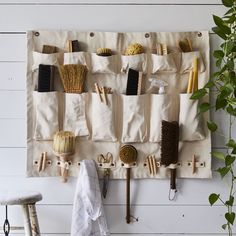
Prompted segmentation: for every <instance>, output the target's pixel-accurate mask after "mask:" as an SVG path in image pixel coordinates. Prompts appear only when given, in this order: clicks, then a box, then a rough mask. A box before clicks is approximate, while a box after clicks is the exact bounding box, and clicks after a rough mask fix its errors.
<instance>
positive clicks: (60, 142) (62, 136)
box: [53, 131, 75, 155]
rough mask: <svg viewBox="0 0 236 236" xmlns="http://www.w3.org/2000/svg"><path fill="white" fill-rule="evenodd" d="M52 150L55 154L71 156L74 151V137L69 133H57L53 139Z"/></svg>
mask: <svg viewBox="0 0 236 236" xmlns="http://www.w3.org/2000/svg"><path fill="white" fill-rule="evenodd" d="M53 150H54V152H55V153H56V154H58V155H61V154H73V153H74V151H75V135H74V133H73V132H70V131H59V132H57V133H56V134H55V135H54V138H53Z"/></svg>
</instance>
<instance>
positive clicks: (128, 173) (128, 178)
mask: <svg viewBox="0 0 236 236" xmlns="http://www.w3.org/2000/svg"><path fill="white" fill-rule="evenodd" d="M126 223H127V224H129V223H130V168H127V175H126Z"/></svg>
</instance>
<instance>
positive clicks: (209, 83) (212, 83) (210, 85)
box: [204, 80, 215, 89]
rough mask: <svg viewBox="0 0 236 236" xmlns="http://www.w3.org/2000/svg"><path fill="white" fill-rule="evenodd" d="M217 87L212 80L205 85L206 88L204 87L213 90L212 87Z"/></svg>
mask: <svg viewBox="0 0 236 236" xmlns="http://www.w3.org/2000/svg"><path fill="white" fill-rule="evenodd" d="M214 86H215V83H214V82H213V81H211V80H209V81H208V82H207V83H206V84H205V86H204V88H208V89H209V88H212V87H214Z"/></svg>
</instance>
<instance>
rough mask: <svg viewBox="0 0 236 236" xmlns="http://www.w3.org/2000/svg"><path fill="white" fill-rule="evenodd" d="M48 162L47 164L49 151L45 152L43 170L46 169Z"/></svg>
mask: <svg viewBox="0 0 236 236" xmlns="http://www.w3.org/2000/svg"><path fill="white" fill-rule="evenodd" d="M46 164H47V152H44V153H43V163H42V171H44V170H45V169H46Z"/></svg>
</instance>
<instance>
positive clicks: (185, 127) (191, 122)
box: [179, 93, 205, 141]
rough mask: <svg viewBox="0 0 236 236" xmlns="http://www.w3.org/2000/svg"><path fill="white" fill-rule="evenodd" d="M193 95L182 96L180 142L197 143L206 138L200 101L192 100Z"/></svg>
mask: <svg viewBox="0 0 236 236" xmlns="http://www.w3.org/2000/svg"><path fill="white" fill-rule="evenodd" d="M191 95H192V94H188V93H186V94H180V112H179V125H180V140H182V141H197V140H202V139H204V138H205V133H204V125H203V119H202V118H203V117H202V116H201V114H199V113H198V104H199V100H192V99H190V97H191Z"/></svg>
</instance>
